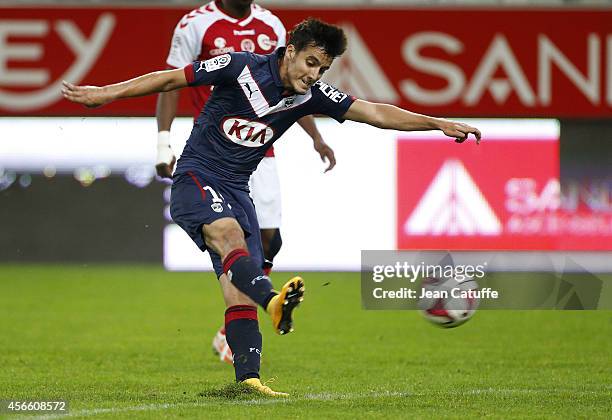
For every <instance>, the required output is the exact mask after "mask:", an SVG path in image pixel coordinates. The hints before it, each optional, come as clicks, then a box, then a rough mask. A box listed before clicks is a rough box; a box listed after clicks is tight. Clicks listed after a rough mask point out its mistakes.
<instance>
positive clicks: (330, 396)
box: [19, 388, 606, 420]
mask: <svg viewBox="0 0 612 420" xmlns="http://www.w3.org/2000/svg"><path fill="white" fill-rule="evenodd" d="M560 392H572V393H574V394H582V395H584V394H602V392H598V391H586V390H585V391H579V390H574V389H528V388H527V389H526V388H521V389H495V388H484V389H470V390H465V391H460V390H457V391H445V392H441V393H442V394H451V395H459V394H462V395H465V394H471V395H478V394H555V393H560ZM603 393H606V391H604V392H603ZM424 395H428V394H427V393H415V392H397V391H385V392H369V393H345V394H340V393H321V394H305V395H303V396H299V397H289V398H278V399H268V398H266V399H253V400H237V401H231V400H230V401H219V400H215V401H207V402H196V403H173V404H170V403H166V404H146V405H137V406H131V407H118V408H92V409H86V410H77V411H71V412H69V413H67V414H48V415H42V416H31V417H23V415H21V416H20V417H19V418H20V419H24V418H29V419H36V420H49V419H58V418H66V417H89V416H95V415H97V414H106V413H127V412H131V411H159V410H167V409H172V408H195V407H208V406H213V405H214V406H219V405H272V404H287V403H291V402H295V401H339V400H352V399H362V398H380V397H418V396H424Z"/></svg>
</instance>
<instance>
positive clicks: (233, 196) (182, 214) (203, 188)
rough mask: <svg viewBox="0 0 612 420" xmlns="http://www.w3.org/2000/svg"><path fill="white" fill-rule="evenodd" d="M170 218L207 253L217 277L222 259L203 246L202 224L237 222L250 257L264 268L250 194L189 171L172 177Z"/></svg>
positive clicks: (257, 226) (221, 272)
mask: <svg viewBox="0 0 612 420" xmlns="http://www.w3.org/2000/svg"><path fill="white" fill-rule="evenodd" d="M170 215H171V216H172V219H173V220H174V222H175V223H176V224H177V225H179V226H180V227H181V228H183V230H184V231H185V232H187V234H188V235H189V236H190V237H191V239H192V240H193V241H194V242H195V243H196V245H197V246H198V248H200V249H201V250H202V251H206V250H208V253H209V254H210V259H211V260H212V263H213V267H214V268H215V273H217V277H220V276H221V274H223V262H222V261H221V256H219V254H217V253H216V252H214V251H213V250H211V249H208V248H207V247H206V243H205V242H204V237H203V236H202V225H209V224H211V223H212V222H214V221H215V220H217V219H221V218H223V217H231V218H233V219H236V220H237V221H238V223H239V224H240V227H241V228H242V230H243V231H244V237H245V239H246V243H247V246H248V248H249V253H250V254H251V258H253V260H254V261H255V262H256V263H257V264H259V266H260V267H261V266H262V265H263V261H264V259H263V248H262V245H261V234H260V232H259V224H258V223H257V215H256V213H255V206H254V205H253V200H251V197H250V196H249V193H248V192H246V191H243V190H239V189H236V188H232V187H227V186H225V185H223V184H222V183H219V182H216V181H215V180H213V179H212V178H210V177H207V175H206V174H204V173H201V172H195V171H189V172H187V173H182V174H178V175H175V176H174V178H173V183H172V195H171V198H170Z"/></svg>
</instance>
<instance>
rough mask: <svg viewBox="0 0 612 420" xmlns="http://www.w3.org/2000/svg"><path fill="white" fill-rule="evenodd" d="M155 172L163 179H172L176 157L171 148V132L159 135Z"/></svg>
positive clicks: (163, 132) (162, 132)
mask: <svg viewBox="0 0 612 420" xmlns="http://www.w3.org/2000/svg"><path fill="white" fill-rule="evenodd" d="M155 162H156V163H155V170H156V171H157V175H158V176H160V177H162V178H172V172H174V164H175V163H176V157H175V156H174V153H173V152H172V147H171V146H170V132H169V131H160V132H159V133H157V158H156V159H155Z"/></svg>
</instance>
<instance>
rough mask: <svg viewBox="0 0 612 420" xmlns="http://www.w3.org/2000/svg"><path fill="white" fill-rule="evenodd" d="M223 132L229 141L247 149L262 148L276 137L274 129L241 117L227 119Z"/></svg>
mask: <svg viewBox="0 0 612 420" xmlns="http://www.w3.org/2000/svg"><path fill="white" fill-rule="evenodd" d="M221 130H222V131H223V134H225V137H227V138H228V139H229V140H231V141H232V142H234V143H236V144H239V145H241V146H246V147H261V146H263V145H264V144H266V143H267V142H269V141H270V140H272V137H274V130H273V129H272V127H269V126H268V125H266V124H264V123H261V122H259V121H250V120H246V119H244V118H239V117H227V118H225V119H224V120H223V122H222V123H221Z"/></svg>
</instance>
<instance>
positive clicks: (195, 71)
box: [176, 48, 355, 189]
mask: <svg viewBox="0 0 612 420" xmlns="http://www.w3.org/2000/svg"><path fill="white" fill-rule="evenodd" d="M283 53H284V49H282V48H279V49H278V50H277V51H276V52H275V53H273V54H269V55H259V54H253V53H248V52H240V53H230V54H224V55H221V56H217V57H215V58H212V59H209V60H206V61H196V62H194V63H193V64H190V65H188V66H187V67H185V69H184V71H185V76H186V78H187V81H188V83H189V85H190V86H198V85H214V89H213V93H212V96H211V98H210V99H209V100H208V102H207V103H206V105H205V106H204V109H203V110H202V113H201V114H200V116H199V117H198V118H197V119H196V121H195V123H194V127H193V130H192V132H191V136H190V137H189V140H188V141H187V144H186V146H185V149H184V150H183V154H182V155H181V158H180V159H179V161H178V165H177V169H176V173H177V174H184V173H186V172H188V171H192V170H195V171H200V172H202V171H204V172H205V173H207V174H209V175H210V176H212V177H214V178H216V179H217V180H219V181H222V182H227V183H229V184H230V185H232V186H234V187H237V188H241V189H248V186H247V185H248V181H249V177H250V175H251V173H253V171H255V169H256V168H257V165H258V164H259V162H260V161H261V159H262V158H263V157H264V156H265V154H266V151H267V150H268V149H269V148H270V147H272V143H274V142H275V141H276V140H277V139H278V138H280V137H281V136H282V135H283V133H284V132H285V131H287V129H289V127H291V126H292V125H293V124H294V123H295V122H296V121H297V120H299V119H300V118H302V117H304V116H306V115H311V114H324V115H328V116H330V117H332V118H334V119H336V120H337V121H339V122H344V118H343V116H344V114H345V113H346V111H347V110H348V109H349V107H350V106H351V104H352V103H353V101H354V100H355V99H354V98H353V97H351V96H349V95H347V94H345V93H343V92H340V91H339V90H337V89H335V88H333V87H332V86H329V85H327V84H325V83H323V82H321V81H318V82H317V83H315V84H314V85H313V86H312V87H311V88H310V90H309V91H308V92H306V94H304V95H292V96H282V93H283V91H284V90H285V89H284V87H283V84H282V82H281V80H280V75H279V69H278V63H279V58H280V56H281V54H283Z"/></svg>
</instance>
